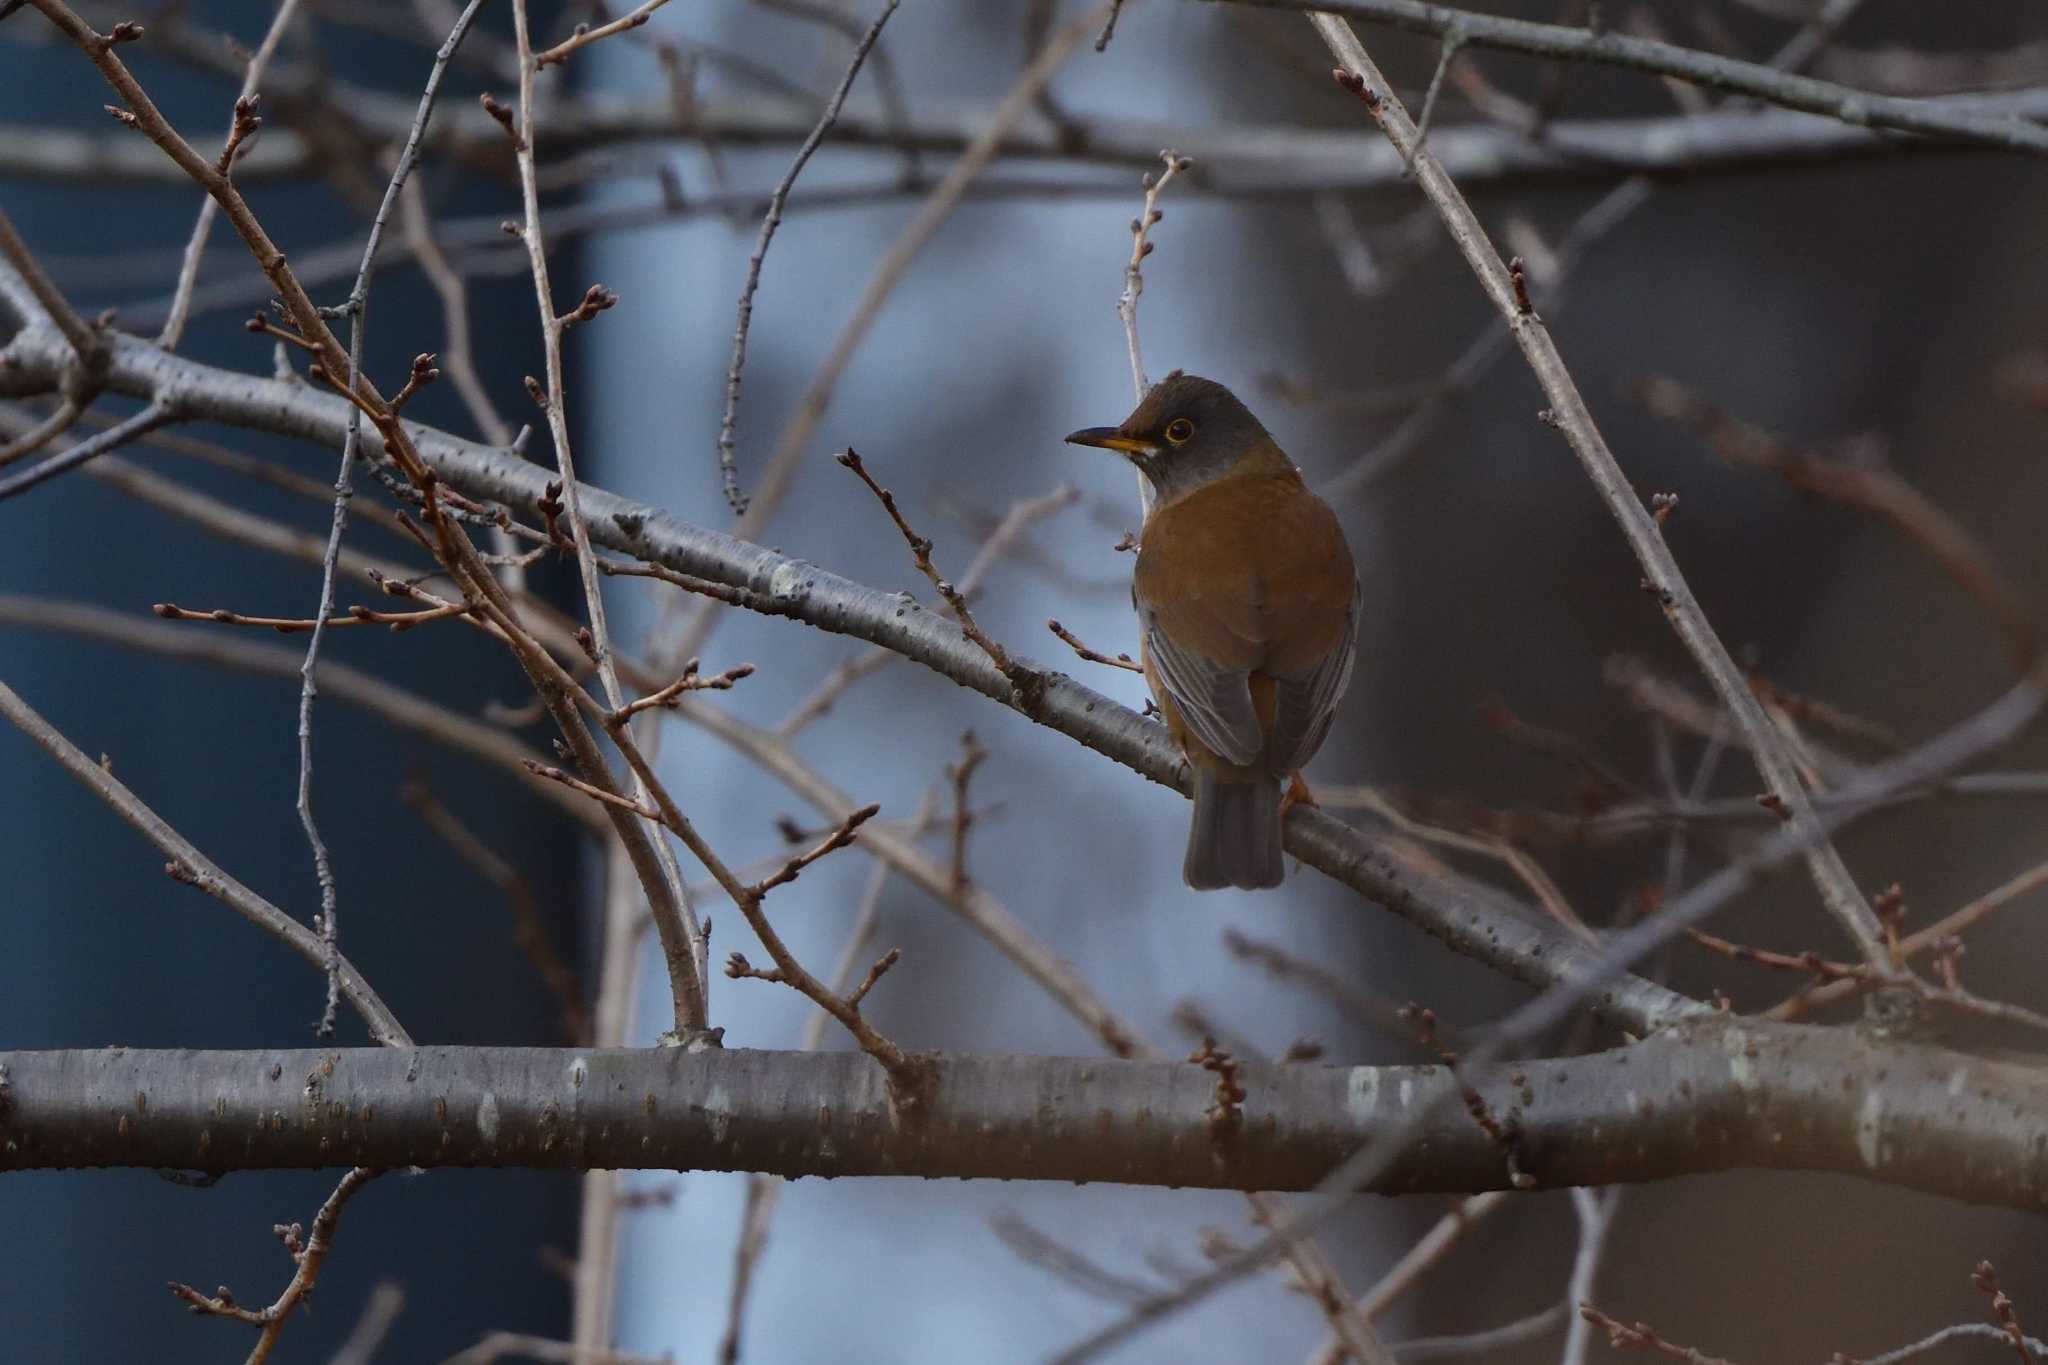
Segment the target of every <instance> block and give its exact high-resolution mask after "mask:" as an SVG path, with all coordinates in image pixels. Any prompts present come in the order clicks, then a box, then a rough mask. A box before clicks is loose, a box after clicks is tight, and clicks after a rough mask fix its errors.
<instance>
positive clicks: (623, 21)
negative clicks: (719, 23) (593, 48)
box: [533, 0, 668, 70]
mask: <svg viewBox="0 0 2048 1365" xmlns="http://www.w3.org/2000/svg"><path fill="white" fill-rule="evenodd" d="M667 3H668V0H641V3H640V4H638V5H636V6H634V7H633V8H632V9H631V10H630V11H628V12H627V13H625V14H622V15H620V16H619V17H618V18H616V19H614V20H612V21H611V22H610V23H608V24H599V25H598V26H597V27H595V28H592V27H591V26H590V25H589V24H578V25H577V26H576V31H575V32H574V33H573V34H571V35H570V36H569V37H567V38H565V39H564V40H562V41H561V42H559V43H556V44H555V45H554V46H553V47H551V48H549V49H548V50H547V51H545V52H536V53H534V54H533V65H534V69H535V70H539V69H540V68H541V67H544V66H547V65H549V64H551V63H554V62H565V61H567V60H569V54H570V53H572V52H574V51H576V50H577V49H578V48H582V47H588V46H589V45H590V44H592V43H594V42H597V41H599V40H600V39H604V38H609V37H611V36H613V35H614V34H619V33H624V32H626V31H627V30H628V29H635V28H639V27H640V26H641V25H642V24H644V23H646V22H647V21H648V19H650V18H651V17H653V14H654V11H656V10H658V9H660V8H661V7H662V6H663V5H666V4H667Z"/></svg>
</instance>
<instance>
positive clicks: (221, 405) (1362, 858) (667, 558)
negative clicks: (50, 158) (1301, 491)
mask: <svg viewBox="0 0 2048 1365" xmlns="http://www.w3.org/2000/svg"><path fill="white" fill-rule="evenodd" d="M111 347H112V352H113V354H112V358H111V361H110V364H109V367H108V374H107V383H108V387H109V388H110V389H112V390H114V391H116V392H123V393H127V392H149V391H153V386H156V385H160V384H170V383H175V384H177V385H178V386H180V387H179V391H180V393H181V395H183V396H184V399H185V401H186V402H187V404H188V405H190V406H191V410H192V411H194V412H203V413H204V414H205V415H206V416H207V417H209V418H211V419H213V420H216V421H223V422H227V423H229V424H231V425H239V426H247V427H251V428H254V429H257V430H266V431H272V432H277V433H280V434H285V435H293V436H300V437H304V438H307V439H310V440H315V441H319V442H321V443H323V444H329V445H338V444H339V443H340V441H341V439H342V435H343V427H344V423H345V419H346V408H345V406H344V404H343V401H342V400H341V399H340V398H339V397H337V396H335V395H331V394H325V393H319V392H316V391H314V390H313V389H311V388H309V387H307V386H305V385H302V384H296V383H286V382H280V381H275V380H269V379H262V378H258V377H255V376H251V375H243V374H236V373H233V372H230V371H224V370H219V369H215V368H212V367H210V366H206V365H201V364H197V363H195V362H193V361H190V360H187V359H185V358H183V357H181V356H176V355H170V354H167V353H165V352H163V351H161V350H159V349H158V348H156V347H154V346H151V345H149V344H148V343H145V342H141V341H137V340H135V339H134V338H131V337H125V336H116V337H114V338H111ZM6 354H7V355H8V356H9V357H10V358H11V359H12V360H13V362H14V363H13V364H12V365H11V366H8V367H5V368H4V369H0V389H6V388H7V387H8V386H9V385H14V386H17V388H16V391H24V390H25V391H30V392H33V391H37V389H36V386H37V385H46V384H48V383H49V382H51V381H52V380H53V379H54V377H55V375H56V373H57V371H58V370H59V369H60V368H61V365H62V360H63V354H64V352H63V342H62V338H60V337H58V336H56V335H55V333H54V329H48V328H41V327H37V328H31V329H29V330H28V331H26V332H24V333H23V334H22V335H21V336H19V337H17V338H16V340H15V342H14V343H13V344H12V345H11V346H9V347H8V348H7V351H6ZM405 427H406V431H407V433H408V435H409V436H410V437H411V440H412V442H413V444H414V446H415V448H416V449H417V450H418V451H419V453H420V458H421V459H422V460H424V461H425V462H426V463H427V465H428V466H429V467H431V468H432V469H433V470H434V471H435V473H436V474H437V475H439V477H440V478H441V479H442V480H443V481H444V482H445V483H446V484H447V485H448V486H450V487H453V488H456V489H458V490H460V491H461V492H463V493H466V494H468V495H470V496H472V497H480V498H487V499H491V500H495V501H501V502H504V503H506V504H507V505H508V506H511V507H512V508H514V509H515V510H516V511H520V512H524V513H534V511H535V509H536V508H537V507H538V505H539V503H540V502H541V500H542V499H544V498H545V497H546V496H547V485H548V471H547V470H546V469H544V468H541V467H539V466H536V465H533V464H530V463H527V462H526V461H524V460H521V459H519V458H518V457H516V456H514V455H511V454H509V453H507V452H505V451H500V450H494V449H491V448H489V447H486V446H480V445H476V444H474V443H472V442H468V441H464V440H461V439H459V438H457V437H454V436H451V435H449V434H447V433H445V432H442V431H439V430H436V429H434V428H431V427H424V426H418V425H416V424H413V423H410V422H408V423H406V424H405ZM375 439H376V437H375V435H374V433H366V441H374V440H375ZM579 493H580V496H581V498H582V505H583V510H584V513H585V515H586V517H587V518H588V519H589V526H590V535H591V539H592V540H593V541H594V542H595V543H596V544H598V545H600V546H603V547H605V548H607V549H610V550H613V551H617V552H621V553H625V554H631V555H634V556H636V557H640V558H645V559H648V560H650V561H652V562H655V563H658V564H661V565H664V566H665V567H667V568H670V569H672V570H674V571H676V572H678V573H682V574H686V575H690V576H692V577H695V578H700V579H705V580H708V581H711V582H713V583H715V584H720V585H724V586H725V588H726V589H728V590H730V591H731V593H732V595H733V596H735V597H736V598H738V599H741V600H742V602H743V604H744V605H747V606H749V607H750V608H752V609H755V610H759V611H765V612H767V613H769V614H772V615H779V616H786V617H788V618H790V619H792V620H798V621H804V622H806V623H808V624H811V625H813V626H816V627H817V628H819V629H822V630H828V631H833V632H835V633H839V634H846V635H852V636H856V637H858V638H860V639H864V640H867V641H869V642H870V643H873V644H879V645H885V646H887V647H888V648H890V649H893V650H895V651H896V652H898V653H900V654H902V655H903V656H904V657H905V658H908V659H911V660H914V661H915V662H918V663H921V664H924V665H925V666H926V667H928V668H931V669H933V670H935V671H937V672H939V673H942V674H944V675H945V676H947V677H949V678H951V679H953V680H954V681H955V682H958V683H960V684H961V685H963V686H966V687H970V688H972V689H974V690H975V691H977V692H980V693H982V694H983V695H985V696H988V697H990V698H993V699H995V700H997V701H999V702H1002V703H1004V704H1005V705H1008V706H1011V707H1012V708H1013V709H1015V710H1018V711H1020V712H1022V713H1023V714H1024V715H1026V716H1027V717H1029V718H1030V719H1032V720H1035V721H1037V722H1038V723H1040V724H1042V725H1046V726H1049V727H1051V728H1052V729H1055V730H1058V731H1060V732H1061V733H1063V734H1066V735H1068V736H1070V737H1071V738H1073V739H1076V740H1079V741H1080V742H1081V743H1083V744H1085V745H1087V746H1088V747H1089V748H1091V749H1094V750H1095V751H1097V752H1098V753H1101V754H1103V755H1105V756H1106V757H1109V758H1112V759H1114V760H1116V761H1117V762H1119V763H1122V764H1124V765H1126V766H1127V767H1130V768H1132V769H1134V770H1136V771H1137V772H1139V773H1141V774H1143V775H1144V776H1146V777H1149V778H1151V779H1152V780H1153V781H1155V782H1159V783H1162V784H1164V785H1166V786H1169V787H1172V788H1174V789H1175V790H1177V791H1178V790H1181V789H1182V787H1183V785H1184V783H1185V780H1186V778H1185V774H1184V772H1183V767H1184V765H1183V763H1182V760H1181V757H1180V754H1179V752H1178V751H1177V750H1176V749H1175V748H1174V746H1173V744H1172V742H1171V741H1170V740H1169V739H1168V738H1167V736H1166V732H1165V731H1164V729H1162V728H1161V727H1159V726H1158V725H1155V724H1153V723H1152V722H1150V721H1147V720H1145V719H1144V718H1143V717H1141V716H1139V715H1137V714H1136V713H1135V712H1133V711H1130V710H1128V709H1126V708H1125V707H1122V706H1119V705H1118V704H1117V703H1115V702H1113V701H1111V700H1110V699H1109V698H1107V697H1105V696H1103V695H1102V694H1100V693H1098V692H1095V691H1094V690H1092V689H1090V688H1087V687H1084V686H1082V685H1081V684H1080V683H1077V682H1075V681H1074V680H1073V679H1071V678H1068V677H1066V676H1065V675H1063V674H1059V673H1055V672H1053V671H1051V670H1050V669H1046V668H1044V667H1043V666H1042V665H1039V664H1036V663H1033V662H1031V661H1029V660H1024V661H1021V663H1022V667H1023V668H1025V669H1028V670H1029V671H1030V672H1031V673H1032V674H1033V675H1034V676H1035V677H1036V679H1037V682H1036V684H1035V685H1034V686H1032V687H1029V688H1023V689H1017V688H1013V687H1012V683H1011V679H1010V678H1009V677H1006V676H1005V675H1004V674H1003V673H1002V671H1001V670H999V669H998V668H997V667H996V666H995V664H994V663H993V662H992V661H991V660H990V659H989V658H988V656H987V655H986V654H984V653H983V652H982V651H981V650H980V649H979V648H977V647H976V646H975V645H974V644H973V643H972V642H971V641H970V640H968V639H967V637H966V636H965V635H964V634H963V633H962V632H961V630H960V627H959V626H958V625H957V624H955V623H954V622H953V621H951V620H949V619H947V617H946V616H945V615H943V614H942V613H940V612H937V611H927V610H925V609H924V608H923V607H921V606H918V605H916V604H914V603H913V604H909V605H906V604H905V602H904V601H903V599H902V597H901V596H900V595H898V594H894V593H885V592H881V591H878V590H876V589H873V588H869V587H865V586H863V585H861V584H858V583H855V582H852V581H850V580H848V579H845V578H841V577H839V576H838V575H836V574H833V573H830V572H828V571H826V570H824V569H821V568H819V567H817V566H816V565H814V564H810V563H807V562H805V561H803V560H800V559H793V558H790V557H787V556H784V555H781V554H777V553H776V552H774V551H772V550H768V549H765V548H763V547H761V546H758V545H754V544H751V543H749V542H746V541H742V540H736V539H734V538H733V537H731V536H727V535H723V534H721V533H719V532H717V531H711V530H706V529H703V528H700V527H696V526H691V525H689V524H687V523H685V522H683V521H681V520H679V519H677V518H676V517H674V516H672V515H671V514H669V513H667V512H664V511H662V510H660V509H658V508H654V507H650V506H648V505H646V504H644V503H635V502H632V501H629V500H628V499H625V498H621V497H619V496H618V495H616V494H613V493H609V492H606V491H605V490H603V489H600V488H595V487H591V486H589V485H585V486H583V487H582V488H581V489H580V490H579ZM1287 834H1288V839H1287V847H1288V849H1289V851H1290V852H1292V853H1294V854H1295V855H1296V856H1298V857H1300V858H1301V859H1302V860H1303V861H1305V862H1307V863H1308V864H1309V865H1310V866H1312V867H1315V868H1318V869H1320V870H1321V871H1323V872H1325V873H1327V874H1328V875H1329V876H1331V877H1333V878H1334V879H1336V880H1337V881H1339V882H1342V883H1343V884H1344V885H1346V886H1349V887H1351V888H1352V889H1353V890H1355V891H1358V892H1359V893H1360V894H1362V895H1364V896H1366V897H1368V898H1370V899H1372V900H1375V901H1378V902H1380V903H1381V904H1383V905H1385V906H1386V907H1387V908H1388V909H1390V910H1392V911H1393V912H1394V913H1395V914H1397V915H1400V916H1401V917H1402V918H1404V919H1406V920H1408V921H1409V922H1411V923H1413V924H1415V925H1416V926H1417V927H1419V928H1421V929H1423V930H1425V931H1427V932H1428V933H1431V934H1433V935H1435V936H1436V937H1438V938H1439V939H1442V940H1443V941H1444V942H1445V943H1446V944H1447V945H1448V946H1450V947H1451V948H1452V949H1453V950H1454V951H1456V952H1460V953H1464V954H1466V955H1467V956H1470V957H1474V958H1476V959H1478V960H1479V961H1481V962H1484V963H1486V964H1488V965H1490V966H1492V967H1494V968H1495V969H1496V970H1498V971H1501V972H1502V973H1504V974H1506V975H1508V976H1510V977H1513V978H1514V979H1516V980H1520V981H1525V982H1528V983H1530V984H1532V985H1548V984H1551V983H1554V982H1557V981H1561V980H1564V979H1566V978H1568V977H1570V976H1572V975H1573V974H1574V973H1575V972H1577V971H1579V970H1580V969H1581V968H1585V967H1588V966H1590V965H1591V963H1592V962H1593V960H1594V954H1593V952H1592V950H1590V949H1589V948H1588V947H1586V945H1584V944H1581V943H1579V942H1577V941H1576V940H1575V939H1572V938H1571V937H1569V936H1567V935H1566V934H1564V933H1562V932H1561V931H1559V930H1558V929H1557V928H1555V927H1554V926H1553V925H1551V924H1549V923H1547V922H1546V921H1544V920H1542V919H1541V918H1540V917H1539V916H1537V915H1535V914H1534V913H1532V912H1527V911H1524V910H1523V909H1521V907H1519V906H1516V905H1515V904H1514V902H1513V901H1512V900H1511V899H1510V898H1508V897H1507V896H1505V895H1503V894H1500V893H1496V892H1493V891H1491V890H1489V889H1487V888H1484V887H1481V886H1480V885H1478V884H1477V883H1473V882H1469V881H1465V880H1463V879H1459V878H1454V877H1450V876H1445V875H1440V874H1431V873H1425V872H1420V871H1417V870H1414V869H1412V868H1410V867H1409V866H1407V865H1406V864H1404V863H1403V862H1402V861H1401V859H1400V857H1399V855H1398V852H1397V849H1396V847H1395V845H1393V844H1391V843H1386V842H1382V841H1380V840H1379V839H1377V838H1375V837H1374V836H1372V835H1370V834H1368V833H1365V832H1363V831H1360V830H1356V829H1353V828H1351V827H1350V826H1348V825H1346V824H1344V823H1343V822H1341V821H1339V820H1337V819H1336V818H1334V817H1333V816H1330V815H1328V814H1327V813H1325V812H1323V811H1319V810H1312V809H1308V808H1305V807H1297V808H1296V809H1295V811H1294V812H1293V814H1292V815H1291V816H1290V819H1289V823H1288V829H1287ZM1587 1003H1588V1006H1589V1007H1590V1008H1591V1009H1592V1010H1593V1012H1594V1013H1595V1014H1596V1015H1599V1016H1600V1017H1602V1018H1604V1019H1606V1020H1608V1021H1609V1022H1611V1023H1613V1024H1615V1025H1617V1026H1618V1027H1622V1028H1626V1029H1628V1030H1630V1031H1631V1032H1635V1033H1645V1032H1648V1031H1650V1030H1652V1029H1655V1028H1658V1027H1661V1026H1663V1025H1664V1024H1668V1023H1671V1022H1673V1021H1675V1020H1677V1019H1680V1018H1684V1017H1687V1016H1689V1015H1693V1014H1697V1013H1699V1012H1701V1011H1703V1010H1704V1009H1705V1008H1706V1007H1705V1006H1703V1005H1700V1004H1699V1003H1698V1002H1695V1001H1692V1000H1689V999H1687V998H1686V997H1684V996H1682V995H1679V994H1677V993H1676V992H1674V991H1671V990H1668V989H1666V988H1665V987H1662V986H1658V985H1654V984H1652V983H1650V982H1647V981H1644V980H1642V979H1640V978H1637V977H1622V978H1620V979H1618V980H1616V981H1614V982H1612V983H1610V984H1608V985H1607V986H1605V987H1603V988H1602V989H1601V990H1599V991H1597V992H1596V993H1594V994H1592V995H1591V996H1590V997H1589V998H1588V1001H1587Z"/></svg>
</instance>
